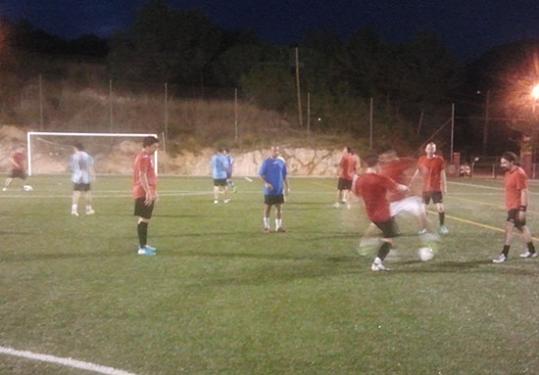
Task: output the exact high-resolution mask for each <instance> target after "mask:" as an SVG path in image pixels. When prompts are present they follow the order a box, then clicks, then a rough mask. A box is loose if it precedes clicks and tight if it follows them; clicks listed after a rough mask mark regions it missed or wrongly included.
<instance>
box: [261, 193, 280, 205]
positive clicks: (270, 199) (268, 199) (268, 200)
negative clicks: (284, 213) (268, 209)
mask: <svg viewBox="0 0 539 375" xmlns="http://www.w3.org/2000/svg"><path fill="white" fill-rule="evenodd" d="M283 203H284V196H283V195H282V194H279V195H264V204H267V205H268V206H271V205H274V204H283Z"/></svg>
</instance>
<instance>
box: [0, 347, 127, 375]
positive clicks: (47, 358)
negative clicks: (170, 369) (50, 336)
mask: <svg viewBox="0 0 539 375" xmlns="http://www.w3.org/2000/svg"><path fill="white" fill-rule="evenodd" d="M0 354H5V355H10V356H13V357H20V358H26V359H30V360H33V361H39V362H48V363H54V364H57V365H60V366H64V367H71V368H77V369H81V370H86V371H91V372H95V373H97V374H105V375H135V374H134V373H132V372H127V371H124V370H118V369H115V368H113V367H107V366H101V365H96V364H95V363H90V362H84V361H79V360H76V359H73V358H63V357H56V356H54V355H49V354H40V353H34V352H30V351H26V350H15V349H13V348H8V347H5V346H0Z"/></svg>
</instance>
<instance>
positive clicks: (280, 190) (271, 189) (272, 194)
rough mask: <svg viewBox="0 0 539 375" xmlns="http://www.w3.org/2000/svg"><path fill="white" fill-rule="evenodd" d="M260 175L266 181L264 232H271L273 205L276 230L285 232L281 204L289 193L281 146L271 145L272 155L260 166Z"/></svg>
mask: <svg viewBox="0 0 539 375" xmlns="http://www.w3.org/2000/svg"><path fill="white" fill-rule="evenodd" d="M259 174H260V177H261V178H262V180H263V181H264V232H266V233H269V232H270V231H271V227H270V214H271V206H275V209H276V214H275V231H276V232H285V229H284V227H283V216H282V209H281V205H282V204H283V203H284V195H285V194H287V193H288V190H289V187H288V178H287V170H286V163H285V162H284V159H283V158H280V157H279V147H277V146H272V147H271V156H270V157H269V158H267V159H266V160H264V162H263V163H262V167H261V168H260V173H259Z"/></svg>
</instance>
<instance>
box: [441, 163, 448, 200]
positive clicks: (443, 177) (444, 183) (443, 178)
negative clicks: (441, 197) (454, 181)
mask: <svg viewBox="0 0 539 375" xmlns="http://www.w3.org/2000/svg"><path fill="white" fill-rule="evenodd" d="M440 177H441V178H440V183H441V184H442V186H440V187H441V188H442V192H443V193H444V194H447V176H446V174H445V169H442V171H441V172H440Z"/></svg>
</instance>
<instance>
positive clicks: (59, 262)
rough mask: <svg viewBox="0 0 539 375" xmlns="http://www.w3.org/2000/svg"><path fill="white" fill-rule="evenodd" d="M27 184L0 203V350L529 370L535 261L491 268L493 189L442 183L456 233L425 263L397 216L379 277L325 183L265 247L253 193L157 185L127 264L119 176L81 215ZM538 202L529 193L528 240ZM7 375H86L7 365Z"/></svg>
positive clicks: (130, 358) (202, 369)
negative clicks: (225, 199) (224, 195)
mask: <svg viewBox="0 0 539 375" xmlns="http://www.w3.org/2000/svg"><path fill="white" fill-rule="evenodd" d="M104 142H108V140H106V141H104ZM29 180H30V182H31V184H32V185H33V186H34V191H33V192H21V191H15V190H12V191H7V192H4V193H2V194H0V199H1V208H0V212H1V213H2V214H1V215H0V223H1V232H2V240H3V241H2V249H1V250H0V290H1V298H0V319H1V321H2V324H1V328H0V347H9V348H14V349H16V350H19V351H31V352H32V353H43V354H48V355H51V356H57V357H61V358H69V359H72V360H79V361H85V362H89V363H93V364H98V365H101V366H108V367H110V368H114V369H118V370H123V371H125V373H130V374H139V375H140V374H148V375H149V374H171V375H172V374H182V373H185V374H202V373H203V374H221V373H230V374H316V373H320V374H322V373H323V374H328V373H329V374H333V373H335V374H458V373H461V374H522V373H530V374H532V373H539V356H538V355H537V348H538V347H539V331H538V323H537V306H539V289H538V288H537V283H538V281H539V261H538V260H537V258H536V259H520V258H519V257H518V254H519V253H520V252H521V250H522V248H523V247H524V244H523V243H522V241H519V240H516V239H515V240H514V241H513V246H512V248H511V252H510V255H509V261H508V262H507V263H505V264H501V265H494V264H492V263H491V258H492V257H494V256H495V255H497V254H498V253H499V252H500V250H501V249H502V246H503V226H504V225H505V219H506V212H505V209H504V206H503V186H502V181H501V179H498V180H492V179H488V180H487V179H478V178H466V179H449V184H448V194H447V195H446V196H444V203H445V206H446V213H447V214H446V224H447V226H448V227H449V230H450V233H449V235H447V236H444V237H443V238H442V240H441V242H440V243H439V246H438V252H437V254H436V256H435V257H434V259H432V260H431V261H429V262H421V261H420V260H419V259H418V256H417V249H418V248H419V247H420V242H419V239H418V238H417V236H416V231H417V228H416V225H415V221H414V220H412V219H407V218H399V219H398V224H399V227H400V231H401V232H402V233H403V236H401V237H398V238H396V240H395V242H396V245H397V246H398V247H397V249H396V252H395V253H394V254H393V255H391V256H390V258H388V259H387V261H386V262H385V264H386V266H388V267H390V268H391V269H392V270H391V271H390V272H371V271H370V265H371V262H372V254H364V255H360V254H359V253H361V252H360V251H359V249H358V248H359V241H360V236H361V234H362V233H363V232H364V231H365V229H366V228H367V226H368V224H369V221H368V219H367V218H366V217H365V214H364V211H363V208H362V207H361V205H360V203H359V202H357V201H354V202H353V203H352V207H351V209H350V210H348V209H346V208H343V209H335V208H333V207H332V204H333V203H334V200H335V193H336V180H335V179H320V178H316V179H315V178H291V180H290V185H291V188H292V191H291V193H290V195H289V196H288V197H287V202H286V204H285V205H284V216H283V218H284V225H285V227H286V229H287V232H286V233H270V234H265V233H263V231H262V209H263V196H262V182H261V181H259V180H254V181H253V182H249V181H247V180H245V179H236V180H235V182H236V185H237V188H238V192H237V193H236V194H233V195H232V201H231V202H230V203H229V204H227V205H224V204H219V205H214V204H213V197H212V193H211V191H212V187H213V184H212V181H211V180H210V178H179V177H162V178H160V181H159V192H160V201H159V202H158V203H157V205H156V208H155V211H154V217H153V219H152V222H151V225H150V229H149V241H150V244H152V245H154V246H156V247H157V248H158V249H159V250H158V255H157V256H155V257H142V256H137V255H136V250H137V234H136V218H135V217H133V201H132V198H131V195H130V189H131V180H130V177H127V176H125V177H122V176H115V177H112V176H103V177H100V178H98V179H97V181H96V182H95V184H93V185H92V192H93V194H94V208H95V210H96V214H95V215H93V216H84V215H81V216H80V217H73V216H71V215H70V204H71V203H70V196H71V192H72V191H71V189H72V185H71V182H70V181H69V177H68V176H45V175H43V176H33V177H30V179H29ZM538 195H539V185H538V184H537V182H535V181H530V197H531V199H530V201H531V204H530V207H529V209H528V224H529V226H530V229H531V230H532V233H537V231H539V221H538V220H537V218H538V217H539V209H537V208H536V207H535V205H534V204H533V202H534V201H536V199H537V197H538ZM430 218H431V221H432V222H433V223H436V220H437V217H436V215H430ZM272 226H273V222H272ZM0 349H1V348H0ZM0 373H2V374H4V373H5V374H55V375H56V374H78V373H92V372H78V370H75V369H73V368H71V367H66V366H64V365H62V364H58V363H50V362H44V361H42V360H40V359H38V360H35V359H28V358H22V357H16V356H12V355H8V354H5V353H3V352H2V351H0ZM95 373H97V372H95ZM102 373H105V372H102ZM109 373H114V372H109ZM116 373H120V372H116Z"/></svg>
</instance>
